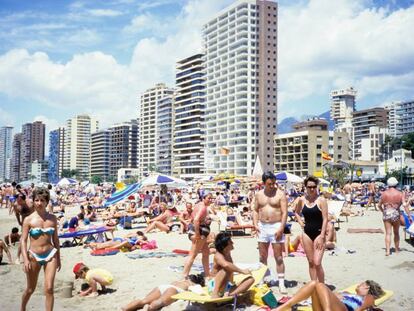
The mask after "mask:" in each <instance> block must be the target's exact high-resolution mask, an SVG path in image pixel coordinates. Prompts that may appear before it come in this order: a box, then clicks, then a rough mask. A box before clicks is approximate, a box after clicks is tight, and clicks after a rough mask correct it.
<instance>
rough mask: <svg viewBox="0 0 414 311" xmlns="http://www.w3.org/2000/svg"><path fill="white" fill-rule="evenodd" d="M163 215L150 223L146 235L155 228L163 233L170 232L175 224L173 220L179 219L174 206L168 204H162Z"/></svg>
mask: <svg viewBox="0 0 414 311" xmlns="http://www.w3.org/2000/svg"><path fill="white" fill-rule="evenodd" d="M160 208H161V214H160V215H159V216H157V217H155V218H153V219H150V220H149V221H148V227H147V228H146V229H145V230H144V232H145V233H148V232H151V231H152V230H154V229H155V228H157V229H159V230H161V231H163V232H167V233H168V232H170V231H171V227H172V224H173V218H174V217H175V216H177V217H178V211H177V210H176V209H175V208H174V206H173V205H167V204H166V203H164V202H162V203H160Z"/></svg>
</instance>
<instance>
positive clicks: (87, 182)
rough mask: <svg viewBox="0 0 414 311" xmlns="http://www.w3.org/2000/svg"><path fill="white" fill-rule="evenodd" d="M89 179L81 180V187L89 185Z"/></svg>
mask: <svg viewBox="0 0 414 311" xmlns="http://www.w3.org/2000/svg"><path fill="white" fill-rule="evenodd" d="M89 183H90V181H89V180H84V181H82V182H81V187H83V188H85V187H86V186H87V185H89Z"/></svg>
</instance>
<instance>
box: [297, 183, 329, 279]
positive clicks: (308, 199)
mask: <svg viewBox="0 0 414 311" xmlns="http://www.w3.org/2000/svg"><path fill="white" fill-rule="evenodd" d="M318 183H319V180H318V179H317V178H316V177H313V176H309V177H307V178H306V179H305V181H304V185H305V187H306V191H305V195H304V196H303V197H300V198H299V200H298V201H297V205H296V208H295V216H296V220H297V221H298V223H299V224H300V225H301V227H302V228H303V234H302V241H303V248H304V250H305V253H306V257H307V259H308V263H309V274H310V277H311V280H317V281H319V282H321V283H324V282H325V272H324V271H323V267H322V257H323V254H324V251H325V236H326V228H327V224H328V204H327V203H326V200H325V198H323V197H320V196H319V195H318ZM301 214H303V217H304V219H305V222H303V220H302V217H301Z"/></svg>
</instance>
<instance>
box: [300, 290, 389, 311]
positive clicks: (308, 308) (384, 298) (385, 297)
mask: <svg viewBox="0 0 414 311" xmlns="http://www.w3.org/2000/svg"><path fill="white" fill-rule="evenodd" d="M357 286H358V285H357V284H355V285H352V286H349V287H347V288H345V289H344V290H342V292H347V293H351V294H355V289H356V287H357ZM384 292H385V294H384V295H382V296H381V297H380V298H378V299H375V306H379V305H380V304H382V303H384V302H385V301H387V300H388V299H390V298H391V297H392V295H394V292H393V291H391V290H386V289H384ZM296 310H298V311H311V310H312V306H301V307H298V308H297V309H296Z"/></svg>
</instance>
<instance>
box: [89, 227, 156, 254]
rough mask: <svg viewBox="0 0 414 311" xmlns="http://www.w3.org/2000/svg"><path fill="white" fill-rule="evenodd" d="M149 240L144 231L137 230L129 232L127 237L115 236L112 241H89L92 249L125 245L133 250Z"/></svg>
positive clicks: (119, 247)
mask: <svg viewBox="0 0 414 311" xmlns="http://www.w3.org/2000/svg"><path fill="white" fill-rule="evenodd" d="M146 241H148V239H147V237H146V236H145V234H144V233H143V232H142V231H137V232H136V233H133V234H128V235H127V236H126V237H125V238H118V237H117V238H114V239H113V240H112V241H108V242H103V243H95V242H93V243H89V247H90V248H92V249H105V248H118V249H121V248H123V247H125V248H127V249H128V250H130V251H132V250H134V249H136V248H139V247H140V246H141V245H142V244H143V243H145V242H146Z"/></svg>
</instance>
